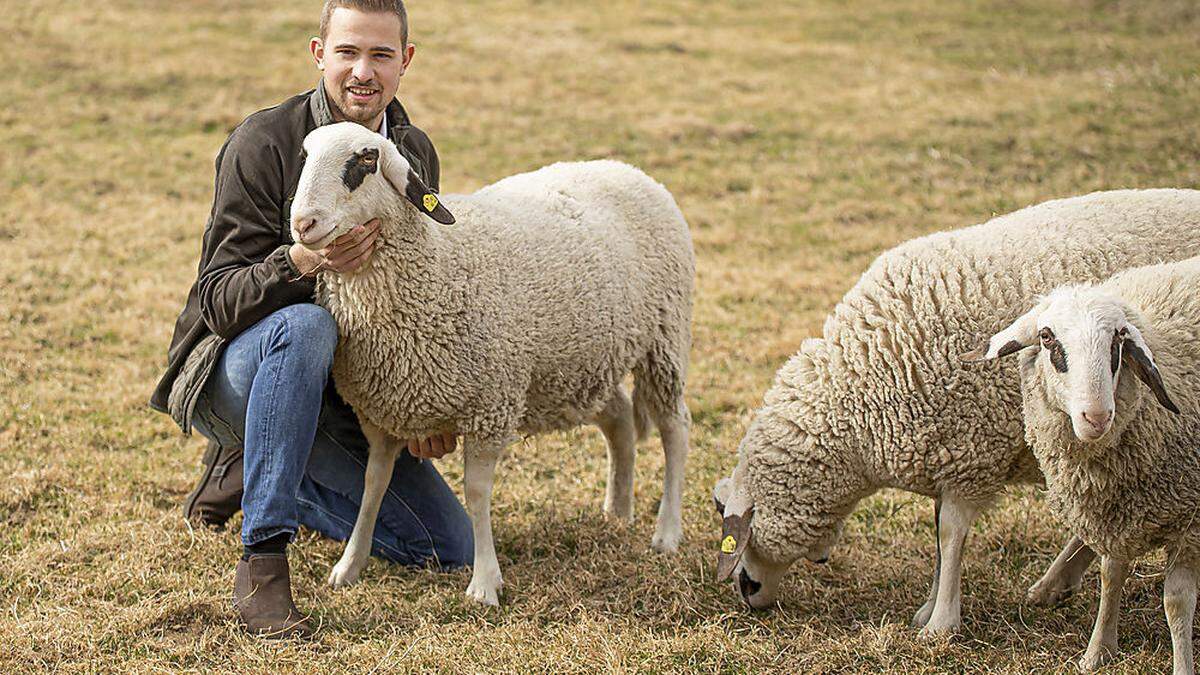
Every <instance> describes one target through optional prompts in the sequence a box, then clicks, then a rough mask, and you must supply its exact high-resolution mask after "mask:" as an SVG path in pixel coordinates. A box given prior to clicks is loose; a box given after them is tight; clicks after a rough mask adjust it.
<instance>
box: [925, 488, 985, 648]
mask: <svg viewBox="0 0 1200 675" xmlns="http://www.w3.org/2000/svg"><path fill="white" fill-rule="evenodd" d="M941 502H942V506H941V508H940V509H939V510H938V519H937V530H938V552H939V557H940V558H941V565H939V566H938V588H937V598H936V600H935V601H934V606H933V611H932V612H931V613H930V615H929V621H928V622H926V624H925V627H924V628H922V629H921V636H922V637H934V636H942V635H949V634H952V633H955V632H957V631H958V629H959V628H960V627H961V626H962V555H963V548H964V546H965V544H966V541H967V534H968V533H969V532H970V531H971V523H973V522H974V521H975V516H976V515H978V513H979V509H978V508H977V507H975V506H974V505H973V504H970V503H968V502H966V501H964V500H962V499H959V498H958V497H955V496H954V495H949V494H943V495H942V499H941Z"/></svg>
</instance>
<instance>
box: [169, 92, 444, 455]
mask: <svg viewBox="0 0 1200 675" xmlns="http://www.w3.org/2000/svg"><path fill="white" fill-rule="evenodd" d="M333 121H334V119H333V116H332V114H331V113H330V110H329V103H328V101H327V99H326V97H325V90H324V87H323V86H322V85H320V84H318V86H317V88H316V89H314V90H313V91H310V92H307V93H304V94H300V95H298V96H294V97H292V98H290V99H288V100H286V101H284V102H283V103H281V104H279V105H277V106H275V107H274V108H267V109H266V110H260V111H258V112H256V113H254V114H253V115H251V116H249V117H247V118H246V119H245V120H244V121H243V122H242V123H241V124H239V125H238V126H237V128H236V129H234V130H233V133H232V134H230V136H229V140H227V141H225V145H224V147H222V148H221V152H220V153H219V154H218V155H217V162H216V168H217V178H216V189H215V191H214V194H213V206H212V213H211V214H210V215H209V218H208V224H207V225H206V226H205V228H204V240H203V244H202V248H201V251H200V269H199V273H198V275H197V278H196V282H195V283H194V284H192V288H191V290H190V291H189V292H188V297H187V303H186V304H185V305H184V307H183V311H182V312H181V313H180V315H179V318H178V319H177V320H176V321H175V333H174V336H173V337H172V338H171V346H170V348H169V349H168V350H167V370H166V372H165V373H164V374H163V376H162V379H160V380H159V382H158V386H157V387H156V388H155V389H154V394H153V395H152V396H151V397H150V406H151V407H152V408H154V409H155V410H159V411H162V412H169V413H170V414H171V416H172V417H173V418H174V419H175V421H176V423H178V424H179V426H180V428H181V429H183V431H184V432H185V433H187V432H189V431H190V430H191V415H192V409H193V408H194V406H195V402H196V397H197V396H198V395H199V393H200V390H201V388H202V387H203V386H204V382H205V380H207V379H208V375H209V373H210V372H211V371H212V368H213V366H214V365H215V364H216V362H217V359H218V358H219V357H220V355H221V351H222V349H223V348H224V346H225V344H226V343H227V342H228V341H229V340H232V339H233V338H234V337H235V336H237V335H238V334H239V333H241V332H242V331H243V330H245V329H246V328H249V327H250V326H252V325H254V324H255V323H256V322H258V320H259V319H262V318H263V317H265V316H267V315H268V314H270V313H272V312H274V311H276V310H278V309H280V308H282V307H286V306H288V305H292V304H295V303H299V302H312V299H313V288H314V283H315V282H314V281H313V280H312V279H311V278H306V279H300V278H298V277H299V273H298V271H297V270H296V267H295V265H293V264H292V261H291V259H290V258H289V257H288V255H287V250H288V247H289V246H290V245H291V244H292V236H291V223H290V219H291V207H292V198H293V196H294V195H295V193H296V184H297V183H298V182H299V180H300V170H301V169H302V168H303V166H304V160H303V159H302V157H301V152H300V149H301V145H302V142H303V141H304V137H305V136H306V135H307V134H308V132H310V131H312V130H313V129H315V128H317V127H318V126H322V125H325V124H329V123H332V122H333ZM387 121H388V125H389V129H388V135H389V137H390V138H391V140H392V142H394V143H395V144H396V146H397V147H398V148H399V149H400V152H401V153H402V154H403V155H404V156H405V158H407V159H408V161H409V163H411V164H412V167H413V170H414V171H416V172H417V174H418V175H419V176H420V177H421V179H422V180H424V181H425V184H426V185H428V186H429V187H430V188H431V189H432V190H434V191H437V190H438V182H439V181H438V179H439V173H440V171H439V168H440V167H439V164H438V157H437V151H435V150H434V148H433V143H431V142H430V140H429V137H428V136H426V135H425V132H423V131H421V130H420V129H418V128H417V127H414V126H413V125H412V123H411V122H409V119H408V114H407V113H405V112H404V108H403V107H401V105H400V103H399V102H398V101H395V100H393V101H392V102H391V103H390V104H389V105H388V108H387Z"/></svg>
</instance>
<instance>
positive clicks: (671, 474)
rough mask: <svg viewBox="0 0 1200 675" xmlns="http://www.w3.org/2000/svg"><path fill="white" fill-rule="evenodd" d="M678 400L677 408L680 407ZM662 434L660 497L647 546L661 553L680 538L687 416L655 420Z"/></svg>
mask: <svg viewBox="0 0 1200 675" xmlns="http://www.w3.org/2000/svg"><path fill="white" fill-rule="evenodd" d="M682 405H683V404H682V402H681V403H680V407H681V408H682ZM657 422H658V430H659V433H660V434H661V436H662V444H663V453H665V454H666V467H665V469H664V472H663V496H662V501H661V502H659V505H658V525H657V527H656V528H655V530H654V538H653V539H651V540H650V547H651V548H653V549H654V550H655V551H659V552H661V553H672V552H674V551H675V550H676V549H678V548H679V542H680V541H681V540H682V539H683V526H682V525H681V520H682V515H681V513H680V509H681V505H682V501H683V499H682V493H683V473H684V467H685V465H686V463H687V455H688V423H687V415H686V414H683V415H671V416H670V417H666V416H664V417H662V418H660V419H658V420H657Z"/></svg>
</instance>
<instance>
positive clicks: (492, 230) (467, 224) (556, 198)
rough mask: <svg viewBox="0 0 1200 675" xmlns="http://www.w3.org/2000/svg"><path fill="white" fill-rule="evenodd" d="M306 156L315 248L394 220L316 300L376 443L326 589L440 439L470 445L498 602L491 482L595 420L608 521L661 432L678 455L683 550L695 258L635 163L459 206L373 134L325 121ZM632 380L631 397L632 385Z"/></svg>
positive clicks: (673, 540)
mask: <svg viewBox="0 0 1200 675" xmlns="http://www.w3.org/2000/svg"><path fill="white" fill-rule="evenodd" d="M304 148H305V151H306V153H307V156H308V159H307V162H306V163H305V166H304V170H303V173H302V174H301V177H300V182H299V187H298V189H297V191H296V197H295V201H294V204H293V207H292V231H293V236H294V237H295V238H296V240H297V241H299V242H301V243H302V244H304V245H305V246H308V247H309V248H312V249H319V248H321V247H323V246H325V245H327V244H328V243H329V242H330V241H332V240H333V239H334V238H336V237H338V236H339V235H341V234H342V233H344V232H345V231H347V230H348V229H350V228H352V227H353V226H355V225H357V224H359V223H363V222H366V221H367V220H370V219H371V218H375V217H378V218H380V219H381V221H382V227H381V230H380V235H379V241H378V243H377V246H376V250H375V253H374V255H373V257H372V259H371V261H370V264H369V265H368V266H367V267H366V268H365V269H363V270H361V271H359V272H357V273H354V274H334V273H331V272H322V273H321V274H320V275H319V277H318V284H317V300H318V302H319V304H321V305H323V306H325V307H327V308H328V309H329V311H330V312H331V313H332V314H333V316H334V318H335V319H336V320H337V324H338V331H339V342H338V348H337V352H336V355H335V359H334V366H333V377H334V381H335V383H336V385H337V388H338V391H339V392H340V393H341V395H342V396H343V398H345V400H346V401H347V402H348V403H349V404H350V405H351V406H352V407H353V408H354V410H355V412H356V413H357V414H358V417H359V420H360V421H361V422H362V426H363V431H364V433H365V434H366V436H367V439H368V442H369V443H370V458H369V461H368V465H367V474H366V486H365V488H364V495H363V505H362V508H361V509H360V512H359V517H358V520H357V522H356V523H355V526H354V532H353V534H352V535H351V537H350V541H349V543H348V544H347V546H346V550H345V552H344V554H343V556H342V559H341V560H340V561H339V562H338V564H337V565H336V566H335V567H334V569H333V572H332V574H331V575H330V583H331V584H332V585H334V586H335V587H338V586H342V585H344V584H347V583H352V582H353V581H354V580H355V579H356V578H357V577H358V574H359V572H360V571H361V569H362V567H363V566H364V565H365V563H366V560H367V556H368V554H369V551H370V541H371V535H372V532H373V528H374V522H375V518H376V516H377V514H378V508H379V502H380V499H381V497H382V494H383V490H384V488H385V487H386V485H387V480H388V477H389V476H390V475H391V472H392V464H393V461H394V458H395V456H396V454H397V453H398V452H400V450H401V448H402V447H404V441H403V439H407V438H416V437H426V436H430V435H433V434H440V433H453V434H461V435H462V436H463V441H464V442H463V461H464V483H465V490H464V492H465V496H466V504H467V510H468V512H469V513H470V515H471V520H472V523H473V526H474V533H475V564H474V572H473V575H472V578H471V584H470V586H469V587H468V589H467V595H468V596H469V597H471V598H473V599H474V600H477V601H480V602H484V603H487V604H493V605H494V604H497V603H498V592H499V590H500V587H501V584H502V578H501V574H500V567H499V564H498V562H497V561H496V552H495V547H494V545H493V541H492V528H491V522H490V502H491V492H492V480H493V473H494V469H495V464H496V461H497V459H498V457H499V455H500V453H501V451H502V450H503V449H504V447H505V446H507V445H508V444H509V443H510V442H512V441H513V440H514V439H515V438H517V437H518V436H519V435H528V434H537V433H542V432H545V431H551V430H556V429H567V428H570V427H574V426H577V425H579V424H583V423H589V422H590V423H595V424H596V425H597V426H599V427H600V429H601V431H603V433H604V436H605V438H606V440H607V441H608V448H609V473H608V486H607V493H606V497H605V502H604V508H605V511H607V512H609V513H611V514H614V515H616V516H618V517H620V518H625V519H628V518H631V517H632V513H633V460H634V445H635V438H636V437H637V436H641V435H642V434H643V433H644V431H645V430H646V428H647V426H648V425H649V424H650V422H651V421H652V422H653V423H654V424H656V425H657V427H658V429H659V432H660V433H661V435H662V440H663V450H664V452H665V455H666V468H665V476H664V480H663V497H662V501H661V503H660V507H659V511H658V524H657V528H656V530H655V533H654V537H653V540H652V546H653V547H654V548H655V549H656V550H659V551H673V550H675V549H676V548H677V547H678V544H679V542H680V539H681V538H682V530H681V526H680V506H681V504H680V501H681V494H680V493H681V491H682V483H683V474H684V463H685V461H686V458H687V452H688V428H689V425H690V416H689V413H688V410H687V406H686V405H685V403H684V380H685V378H686V376H687V367H688V351H689V348H690V342H691V312H692V287H693V277H694V273H695V263H694V256H693V253H692V244H691V236H690V234H689V232H688V228H687V223H686V222H685V221H684V218H683V215H682V214H681V213H680V211H679V208H678V207H677V206H676V204H675V201H674V199H673V198H672V197H671V195H670V193H669V192H667V190H666V188H664V187H663V186H662V185H660V184H659V183H657V182H655V181H654V180H652V179H650V178H649V177H648V176H646V175H645V174H644V173H642V172H641V171H639V170H637V169H635V168H633V167H630V166H628V165H625V164H622V163H619V162H614V161H595V162H580V163H560V164H555V165H552V166H548V167H545V168H542V169H540V170H538V171H534V172H531V173H526V174H520V175H516V176H511V177H509V178H506V179H504V180H501V181H499V182H497V183H495V184H493V185H490V186H487V187H485V188H483V189H481V190H479V191H478V192H475V193H474V194H471V195H444V196H443V195H434V194H433V193H431V192H430V191H429V190H428V189H427V188H426V187H425V186H424V185H423V184H422V183H421V181H420V178H418V177H417V175H416V174H415V173H414V172H413V171H412V170H411V169H410V168H409V164H408V162H407V161H406V160H405V159H404V158H403V157H402V156H401V155H400V153H399V152H398V151H397V150H396V148H395V146H394V145H392V144H391V143H389V142H387V140H386V139H384V138H383V137H382V136H380V135H379V134H376V133H372V132H370V131H369V130H367V129H365V128H364V127H362V126H359V125H355V124H352V123H342V124H334V125H329V126H325V127H321V128H319V129H316V130H314V131H313V132H311V133H310V134H309V135H308V136H307V137H306V138H305V140H304ZM405 197H406V198H407V200H406V199H405ZM410 202H411V203H410ZM447 207H449V209H453V211H454V213H455V214H457V223H456V224H453V225H450V224H449V223H454V220H455V218H454V217H453V216H451V215H450V212H449V210H448V209H447ZM423 214H424V215H423ZM427 215H428V216H430V217H432V218H433V219H434V220H437V221H438V223H442V224H438V223H435V222H433V221H432V220H430V219H429V218H427V217H426V216H427ZM630 372H632V373H633V375H634V381H635V385H634V390H633V400H632V402H631V401H630V398H629V396H628V395H626V393H625V391H624V389H623V387H622V385H621V383H622V380H623V378H624V377H625V376H626V375H627V374H629V373H630Z"/></svg>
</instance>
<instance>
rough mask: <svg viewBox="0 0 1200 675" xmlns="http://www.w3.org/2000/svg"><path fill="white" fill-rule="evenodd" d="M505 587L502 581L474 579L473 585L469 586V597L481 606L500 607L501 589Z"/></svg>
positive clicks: (472, 579) (472, 580)
mask: <svg viewBox="0 0 1200 675" xmlns="http://www.w3.org/2000/svg"><path fill="white" fill-rule="evenodd" d="M503 585H504V582H503V581H500V580H496V581H492V580H490V579H489V580H485V579H483V578H480V577H472V578H471V585H469V586H467V597H468V598H470V599H472V600H474V601H475V602H478V603H480V604H484V605H490V606H492V607H499V606H500V587H501V586H503Z"/></svg>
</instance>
